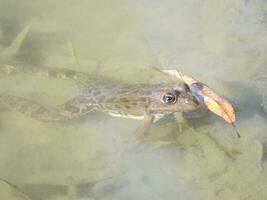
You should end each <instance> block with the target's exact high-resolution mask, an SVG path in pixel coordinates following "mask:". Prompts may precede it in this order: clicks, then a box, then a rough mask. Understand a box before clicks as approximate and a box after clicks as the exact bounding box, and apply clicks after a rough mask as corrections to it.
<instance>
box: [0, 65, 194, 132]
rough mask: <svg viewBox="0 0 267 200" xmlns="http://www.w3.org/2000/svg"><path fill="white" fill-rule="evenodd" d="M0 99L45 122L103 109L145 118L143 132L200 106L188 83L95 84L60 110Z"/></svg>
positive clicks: (68, 74)
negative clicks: (166, 117) (160, 120)
mask: <svg viewBox="0 0 267 200" xmlns="http://www.w3.org/2000/svg"><path fill="white" fill-rule="evenodd" d="M9 71H10V69H9ZM47 74H50V75H51V76H53V77H60V78H74V79H76V78H79V76H81V74H79V73H75V72H74V71H72V70H52V71H51V70H50V71H48V72H46V75H47ZM0 102H1V103H2V104H6V105H8V106H9V107H11V108H13V109H15V110H17V111H19V112H21V113H23V114H25V115H27V116H29V117H32V118H34V119H37V120H40V121H43V122H51V121H66V120H69V119H72V118H75V117H79V116H81V115H85V114H87V113H89V112H90V111H92V110H95V109H96V110H101V111H104V112H106V113H108V114H110V115H112V116H118V117H127V118H134V119H142V120H143V123H142V126H141V128H139V132H144V131H143V129H147V127H149V125H150V124H151V123H152V122H153V121H154V119H155V118H160V117H161V116H163V115H165V114H171V113H175V112H188V111H192V110H195V109H197V108H198V107H199V103H198V101H197V100H196V98H195V97H194V96H193V95H192V93H191V91H190V89H189V87H188V85H186V84H185V83H180V84H169V85H162V84H157V85H150V84H136V85H128V84H96V85H93V86H87V87H86V88H85V89H83V91H82V93H81V95H79V96H76V97H74V98H73V99H71V100H69V101H67V102H66V103H64V104H63V105H62V106H60V108H59V109H47V108H45V107H44V106H42V105H41V104H38V103H36V102H34V101H31V100H28V99H26V98H23V97H17V96H13V95H8V94H0ZM140 130H142V131H140ZM141 135H142V134H141Z"/></svg>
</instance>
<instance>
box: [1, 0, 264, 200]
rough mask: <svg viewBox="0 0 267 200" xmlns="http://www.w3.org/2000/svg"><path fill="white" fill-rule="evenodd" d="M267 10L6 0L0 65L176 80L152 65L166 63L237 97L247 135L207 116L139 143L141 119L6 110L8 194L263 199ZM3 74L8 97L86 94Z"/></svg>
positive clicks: (68, 84)
mask: <svg viewBox="0 0 267 200" xmlns="http://www.w3.org/2000/svg"><path fill="white" fill-rule="evenodd" d="M266 15H267V2H266V1H264V0H257V1H250V0H244V1H242V0H238V1H228V0H226V1H212V0H207V1H200V0H189V1H188V0H180V1H175V0H168V1H145V0H138V1H129V0H124V1H123V0H113V1H104V0H100V1H99V0H91V1H72V0H67V1H66V0H65V1H61V0H58V1H52V0H43V1H15V0H0V45H1V52H0V62H1V63H0V65H1V66H5V65H11V66H16V67H20V68H25V69H27V68H28V69H29V68H31V69H38V68H41V67H54V68H69V69H74V70H77V71H84V72H87V73H90V74H95V75H101V76H104V77H106V79H107V80H109V79H119V80H122V81H126V82H129V83H133V84H134V83H139V82H149V83H152V82H153V83H155V82H163V81H168V80H166V78H164V77H162V76H161V75H160V74H158V73H155V72H153V71H151V70H150V69H147V68H146V67H145V64H147V63H148V64H151V65H157V66H162V68H164V66H170V67H172V68H176V69H179V70H181V71H183V72H186V73H187V74H190V75H192V76H194V77H196V78H197V79H199V80H201V81H202V82H204V83H207V84H208V85H209V86H211V87H212V88H213V89H215V90H216V91H217V92H218V93H219V94H221V95H223V96H224V97H227V98H228V99H229V100H230V101H231V102H233V103H234V104H235V105H236V107H237V118H238V121H237V127H238V129H239V131H240V133H241V135H242V138H241V139H236V138H235V137H234V132H233V130H232V128H231V126H229V125H227V124H226V123H225V122H224V121H223V120H221V119H219V118H218V117H216V116H215V115H213V114H212V113H209V112H205V113H204V114H203V115H202V116H200V117H199V118H197V119H192V120H190V121H189V122H188V126H186V127H184V128H183V129H182V131H181V130H179V126H178V124H179V120H178V122H176V123H156V124H154V125H153V127H152V128H151V131H150V134H149V136H148V138H147V139H146V140H145V141H143V142H141V143H139V144H136V142H135V138H134V135H133V133H134V130H135V129H136V128H137V127H138V125H139V124H140V122H139V121H135V120H131V119H122V118H114V117H111V116H107V115H105V114H103V113H100V112H93V113H90V114H89V115H88V116H85V117H82V118H81V119H76V120H72V121H70V122H68V123H42V122H39V121H37V120H34V119H30V118H27V117H25V116H24V115H22V114H19V113H17V112H13V111H11V110H9V109H8V108H6V107H4V106H1V113H0V179H1V181H0V199H3V200H4V199H20V200H22V199H23V200H25V199H36V200H39V199H40V200H47V199H51V200H52V199H53V200H54V199H75V200H76V199H87V200H89V199H90V200H107V199H116V200H124V199H133V200H137V199H138V200H139V199H140V200H149V199H153V200H154V199H158V200H165V199H166V200H174V199H175V200H177V199H189V200H191V199H197V200H199V199H205V200H207V199H210V200H214V199H216V200H217V199H231V200H232V199H233V200H236V199H242V200H245V199H246V200H251V199H256V200H264V199H267V190H266V188H267V171H266V170H267V169H266V166H267V165H266V163H267V162H266V158H267V156H266V153H267V151H266V147H267V123H266V122H267V114H266V107H267V106H266V97H267V94H266V84H267V79H266V74H267V68H266V64H267V59H266V47H267V46H266V44H267V17H266ZM15 38H16V39H15ZM165 68H167V67H165ZM2 75H3V74H1V79H0V92H1V93H3V92H4V93H9V94H13V95H17V96H23V97H27V98H29V99H32V100H35V101H38V102H40V103H42V104H44V105H58V104H61V103H63V102H64V101H66V100H68V99H69V98H71V97H73V96H75V95H76V94H77V93H78V92H79V86H80V82H79V81H73V80H57V79H53V78H45V77H40V76H33V75H32V74H27V73H17V74H16V75H13V76H8V77H5V76H2ZM262 103H263V104H264V105H265V110H264V107H262V106H261V104H262ZM180 121H181V120H180Z"/></svg>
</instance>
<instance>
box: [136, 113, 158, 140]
mask: <svg viewBox="0 0 267 200" xmlns="http://www.w3.org/2000/svg"><path fill="white" fill-rule="evenodd" d="M153 121H154V116H152V115H145V116H144V119H143V121H142V124H141V125H140V126H139V127H138V128H137V129H136V131H135V137H136V139H137V140H142V139H143V138H144V137H145V133H146V132H147V131H148V129H149V128H150V126H151V124H152V123H153Z"/></svg>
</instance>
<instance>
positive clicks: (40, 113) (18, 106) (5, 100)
mask: <svg viewBox="0 0 267 200" xmlns="http://www.w3.org/2000/svg"><path fill="white" fill-rule="evenodd" d="M80 100H81V97H79V96H78V97H75V98H73V99H72V100H70V101H68V102H66V103H65V104H64V105H63V106H61V107H60V109H53V110H49V109H47V108H46V107H45V106H43V105H41V104H39V103H36V102H35V101H31V100H29V99H26V98H23V97H17V96H12V95H8V94H1V95H0V103H2V104H4V105H7V106H8V107H10V108H11V109H14V110H16V111H18V112H20V113H22V114H24V115H26V116H28V117H30V118H34V119H36V120H39V121H42V122H56V121H66V120H69V119H72V118H74V117H78V116H81V115H84V114H86V113H88V112H90V111H91V110H92V109H93V104H90V103H89V102H88V103H85V102H82V101H80Z"/></svg>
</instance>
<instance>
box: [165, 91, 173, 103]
mask: <svg viewBox="0 0 267 200" xmlns="http://www.w3.org/2000/svg"><path fill="white" fill-rule="evenodd" d="M162 101H163V103H167V104H171V103H174V102H175V101H176V96H175V95H174V94H173V93H171V92H168V93H166V94H164V96H163V98H162Z"/></svg>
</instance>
